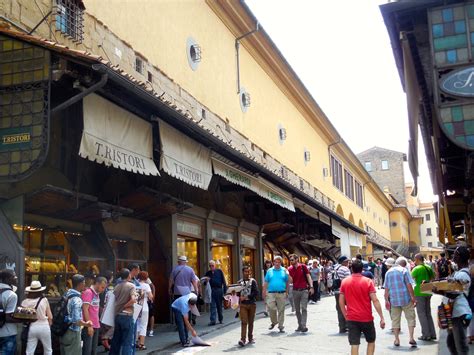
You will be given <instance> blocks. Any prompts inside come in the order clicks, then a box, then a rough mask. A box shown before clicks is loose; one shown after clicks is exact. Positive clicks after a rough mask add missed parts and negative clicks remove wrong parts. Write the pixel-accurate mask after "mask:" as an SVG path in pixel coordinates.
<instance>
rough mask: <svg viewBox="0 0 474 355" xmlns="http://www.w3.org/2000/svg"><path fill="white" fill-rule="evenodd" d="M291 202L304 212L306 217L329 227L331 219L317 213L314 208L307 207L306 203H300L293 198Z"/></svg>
mask: <svg viewBox="0 0 474 355" xmlns="http://www.w3.org/2000/svg"><path fill="white" fill-rule="evenodd" d="M293 202H294V204H295V206H296V207H297V208H299V209H300V210H301V211H302V212H304V213H305V214H306V215H308V216H310V217H313V218H314V219H317V220H319V221H321V222H323V223H324V224H327V225H328V226H330V225H331V218H330V217H329V216H328V215H326V214H324V213H322V212H321V211H318V210H317V209H316V208H314V207H311V206H310V205H308V204H307V203H306V202H303V201H301V200H300V199H299V198H296V197H295V198H294V199H293Z"/></svg>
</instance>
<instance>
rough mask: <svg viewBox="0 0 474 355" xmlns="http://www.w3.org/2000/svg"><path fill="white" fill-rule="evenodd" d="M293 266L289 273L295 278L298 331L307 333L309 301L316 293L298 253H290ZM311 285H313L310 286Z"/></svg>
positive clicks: (294, 292)
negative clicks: (310, 296)
mask: <svg viewBox="0 0 474 355" xmlns="http://www.w3.org/2000/svg"><path fill="white" fill-rule="evenodd" d="M290 263H291V266H290V267H289V268H288V273H289V274H290V276H291V278H292V279H293V301H294V303H295V310H296V318H297V319H298V328H297V329H296V331H297V332H303V333H306V332H307V331H308V328H307V327H306V319H307V318H308V312H307V308H308V301H309V296H308V295H312V294H313V293H314V289H313V286H312V285H313V282H312V281H311V275H310V274H309V270H308V268H307V266H306V265H305V264H300V263H299V257H298V255H296V254H291V255H290ZM310 286H311V287H310Z"/></svg>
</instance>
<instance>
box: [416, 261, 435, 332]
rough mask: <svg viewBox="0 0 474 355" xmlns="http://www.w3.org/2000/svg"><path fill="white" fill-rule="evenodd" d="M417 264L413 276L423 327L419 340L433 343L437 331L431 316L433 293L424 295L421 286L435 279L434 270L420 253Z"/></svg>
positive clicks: (417, 307) (417, 308)
mask: <svg viewBox="0 0 474 355" xmlns="http://www.w3.org/2000/svg"><path fill="white" fill-rule="evenodd" d="M415 264H416V266H415V267H414V268H413V270H412V272H411V275H412V277H413V279H414V280H415V282H416V286H415V291H414V292H415V299H416V313H417V314H418V319H419V320H420V325H421V337H419V338H418V339H419V340H424V341H432V340H436V330H435V326H434V322H433V317H432V315H431V293H422V292H421V289H420V288H421V284H422V283H424V282H430V281H431V280H433V279H434V278H435V273H434V271H433V269H432V268H431V267H430V266H428V265H425V258H424V257H423V255H421V254H420V253H418V254H416V255H415Z"/></svg>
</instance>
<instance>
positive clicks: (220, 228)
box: [211, 224, 236, 284]
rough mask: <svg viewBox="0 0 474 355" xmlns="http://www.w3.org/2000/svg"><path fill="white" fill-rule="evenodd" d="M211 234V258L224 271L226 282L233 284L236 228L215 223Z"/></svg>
mask: <svg viewBox="0 0 474 355" xmlns="http://www.w3.org/2000/svg"><path fill="white" fill-rule="evenodd" d="M211 235H212V244H211V258H212V260H214V261H215V262H216V265H217V267H218V268H219V269H222V271H223V272H224V276H225V278H226V282H227V283H228V284H231V283H233V282H234V276H233V259H232V255H233V253H232V251H233V248H234V244H235V242H234V240H235V235H236V229H235V228H232V227H229V226H224V225H221V224H213V225H212V232H211Z"/></svg>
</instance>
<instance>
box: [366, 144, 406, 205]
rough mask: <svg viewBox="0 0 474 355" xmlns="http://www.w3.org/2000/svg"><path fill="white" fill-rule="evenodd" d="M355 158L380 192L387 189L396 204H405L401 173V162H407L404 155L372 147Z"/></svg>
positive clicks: (403, 183) (402, 173)
mask: <svg viewBox="0 0 474 355" xmlns="http://www.w3.org/2000/svg"><path fill="white" fill-rule="evenodd" d="M357 158H359V160H360V162H361V163H362V165H363V166H364V167H365V170H367V172H368V173H369V174H370V175H371V176H372V178H373V179H374V180H375V182H376V183H377V185H379V186H380V188H381V189H382V190H385V188H388V189H389V191H390V194H391V195H392V196H393V197H394V198H395V200H396V201H397V203H398V204H402V205H405V204H406V198H405V177H404V172H403V162H405V161H406V160H407V156H406V154H405V153H401V152H397V151H394V150H390V149H385V148H380V147H373V148H370V149H368V150H366V151H363V152H362V153H359V154H357Z"/></svg>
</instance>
